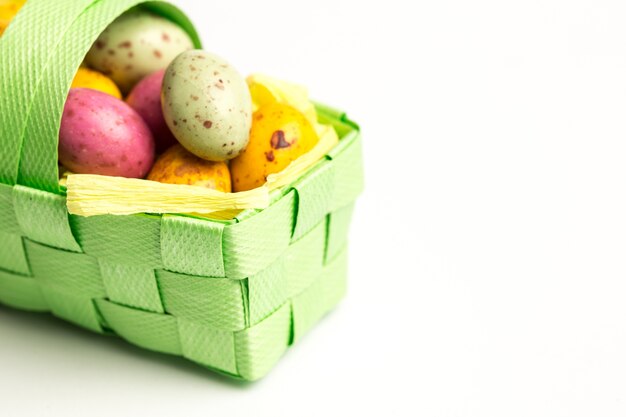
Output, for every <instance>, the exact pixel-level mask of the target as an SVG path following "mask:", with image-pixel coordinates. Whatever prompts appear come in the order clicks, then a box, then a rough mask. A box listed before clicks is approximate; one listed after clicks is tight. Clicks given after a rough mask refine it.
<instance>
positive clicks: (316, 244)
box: [285, 219, 326, 297]
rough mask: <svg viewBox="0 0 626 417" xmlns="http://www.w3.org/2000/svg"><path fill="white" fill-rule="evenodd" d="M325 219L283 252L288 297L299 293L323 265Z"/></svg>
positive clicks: (312, 280) (309, 284)
mask: <svg viewBox="0 0 626 417" xmlns="http://www.w3.org/2000/svg"><path fill="white" fill-rule="evenodd" d="M325 244H326V220H325V219H324V220H323V221H322V222H321V223H319V224H318V226H317V227H316V228H314V229H313V230H312V231H311V232H309V234H307V235H306V236H305V237H303V238H302V239H300V240H299V241H297V242H295V243H292V244H291V246H289V249H288V250H287V253H286V254H285V258H286V263H285V273H286V275H287V291H288V294H289V296H290V297H293V296H295V295H297V294H300V293H301V292H302V291H304V290H305V289H306V288H308V287H310V286H311V284H312V283H313V282H314V281H315V280H316V279H317V278H318V277H319V274H320V273H321V271H322V267H323V265H324V247H325Z"/></svg>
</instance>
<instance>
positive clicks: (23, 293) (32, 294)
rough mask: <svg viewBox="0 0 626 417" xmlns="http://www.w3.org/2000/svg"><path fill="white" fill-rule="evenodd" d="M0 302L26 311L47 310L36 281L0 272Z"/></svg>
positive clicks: (46, 304)
mask: <svg viewBox="0 0 626 417" xmlns="http://www.w3.org/2000/svg"><path fill="white" fill-rule="evenodd" d="M1 254H2V252H0V255H1ZM0 302H2V303H4V304H6V305H8V306H11V307H14V308H19V309H22V310H27V311H48V310H49V308H48V303H47V302H46V300H45V299H44V297H43V294H42V293H41V289H40V287H39V284H38V283H37V281H35V280H34V279H33V278H28V277H23V276H20V275H15V274H11V273H9V272H6V271H0Z"/></svg>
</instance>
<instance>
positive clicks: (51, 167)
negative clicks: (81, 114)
mask: <svg viewBox="0 0 626 417" xmlns="http://www.w3.org/2000/svg"><path fill="white" fill-rule="evenodd" d="M137 5H145V6H146V7H147V8H148V9H150V10H151V11H153V12H155V13H157V14H160V15H162V16H164V17H166V18H168V19H170V20H172V21H174V22H175V23H177V24H178V25H180V26H181V27H182V28H183V30H185V31H186V32H187V33H188V34H189V35H190V37H191V39H192V40H193V42H194V45H195V46H196V47H198V48H199V47H201V44H200V40H199V37H198V34H197V32H196V30H195V28H194V27H193V24H192V23H191V22H190V20H189V19H188V18H187V17H186V16H185V15H184V14H183V13H182V12H181V11H180V10H179V9H178V8H176V7H175V6H173V5H171V4H168V3H166V2H162V1H146V0H99V1H96V2H95V3H92V4H91V6H89V7H88V8H87V9H86V10H85V11H84V13H83V14H82V15H81V16H80V17H79V18H78V19H77V20H76V21H75V22H74V24H73V25H72V26H71V27H70V28H69V30H68V31H67V32H66V34H65V35H64V36H63V39H62V41H61V42H60V43H59V44H58V45H57V47H56V49H55V51H54V53H53V54H52V56H51V58H50V61H49V62H50V63H51V64H50V65H48V66H47V67H46V68H45V70H44V71H43V73H42V74H41V78H40V83H39V88H37V92H36V94H35V96H34V97H33V100H32V104H31V111H30V113H29V115H28V119H27V121H26V123H25V130H24V136H23V137H24V139H23V144H22V151H21V155H20V164H19V171H18V183H19V184H23V185H26V186H29V187H32V188H37V189H40V190H44V191H49V192H54V193H59V192H60V190H59V172H58V139H59V130H60V127H61V117H62V115H63V108H64V105H65V101H66V99H67V95H68V93H69V89H70V86H71V83H72V80H73V78H74V75H75V73H76V71H77V70H78V67H79V66H80V64H81V63H82V61H83V59H84V57H85V55H86V54H87V52H89V49H90V48H91V46H92V45H93V43H94V42H95V41H96V39H97V38H98V36H100V34H101V33H102V32H103V31H104V30H105V29H106V28H107V26H108V25H109V24H111V23H112V22H113V21H114V20H115V19H116V18H118V17H119V16H120V15H121V14H123V13H124V12H126V11H127V10H129V9H131V8H133V7H134V6H137ZM61 64H62V65H61Z"/></svg>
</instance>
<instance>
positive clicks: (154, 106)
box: [126, 70, 177, 153]
mask: <svg viewBox="0 0 626 417" xmlns="http://www.w3.org/2000/svg"><path fill="white" fill-rule="evenodd" d="M164 76H165V70H161V71H157V72H155V73H153V74H150V75H148V76H147V77H145V78H143V79H142V80H141V81H139V83H137V85H136V86H135V87H134V88H133V90H132V91H131V93H130V94H129V96H128V97H127V98H126V103H128V105H129V106H130V107H132V108H133V109H135V111H136V112H137V113H139V115H140V116H141V117H142V118H143V120H144V121H145V122H146V124H147V125H148V127H149V128H150V130H151V131H152V136H154V141H155V144H156V150H157V152H158V153H162V152H164V151H165V150H167V149H168V148H170V147H171V146H173V145H175V144H176V143H177V141H176V138H175V137H174V135H173V134H172V132H171V131H170V128H169V127H167V123H165V119H164V118H163V109H162V106H161V86H162V85H163V77H164Z"/></svg>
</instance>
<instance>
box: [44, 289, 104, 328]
mask: <svg viewBox="0 0 626 417" xmlns="http://www.w3.org/2000/svg"><path fill="white" fill-rule="evenodd" d="M41 290H42V292H43V295H44V299H45V300H46V303H47V304H48V306H49V307H50V311H51V312H52V314H54V315H55V316H57V317H59V318H61V319H63V320H66V321H69V322H71V323H74V324H76V325H77V326H80V327H84V328H86V329H88V330H91V331H93V332H96V333H103V332H104V329H103V328H102V325H101V324H100V315H99V314H98V311H97V310H96V306H95V305H94V302H93V300H92V299H91V297H87V296H85V295H82V294H76V293H74V292H73V291H68V290H64V289H61V288H58V287H54V286H48V285H45V284H44V285H41Z"/></svg>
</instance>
